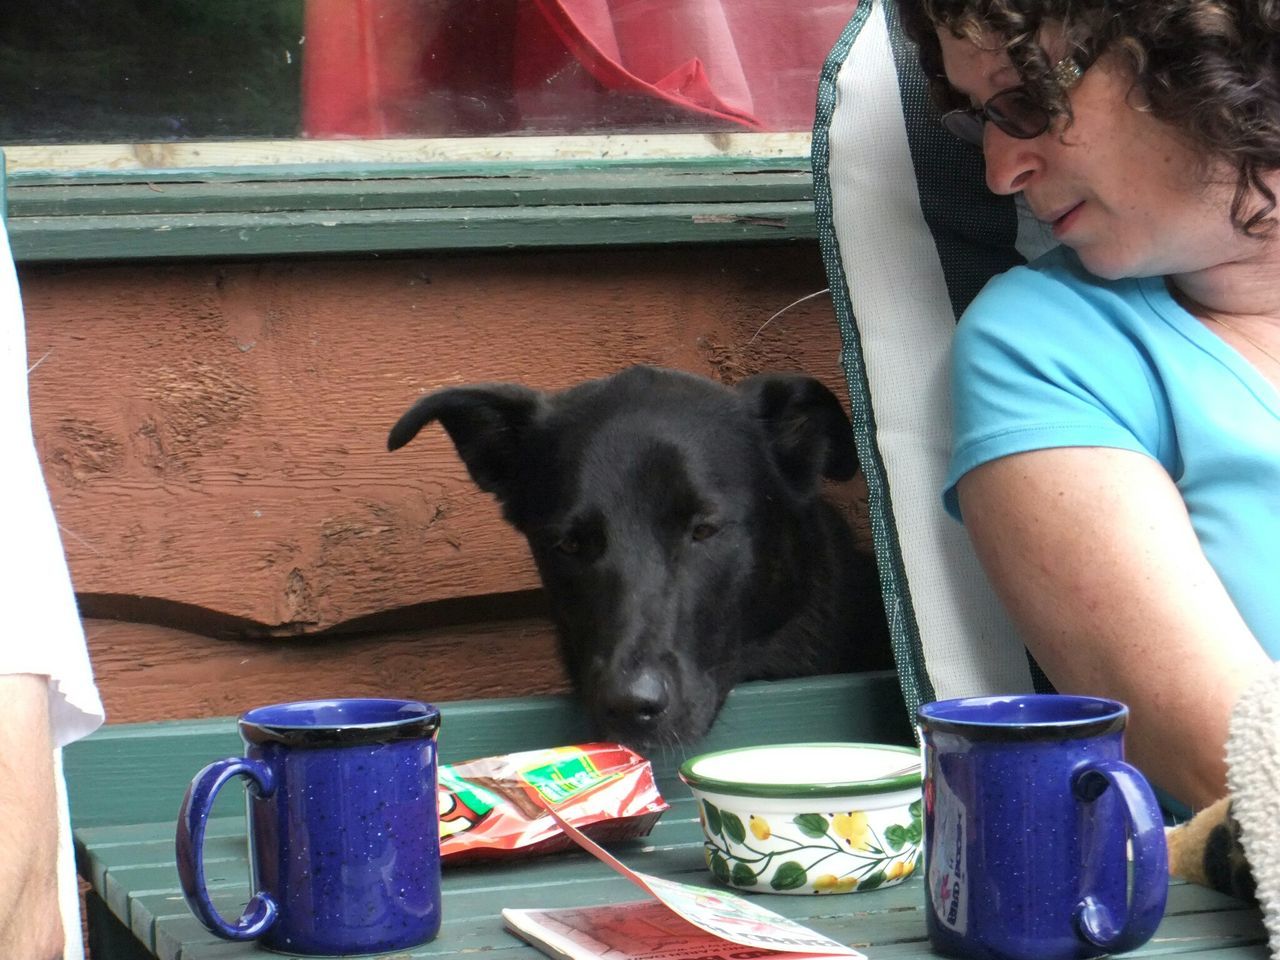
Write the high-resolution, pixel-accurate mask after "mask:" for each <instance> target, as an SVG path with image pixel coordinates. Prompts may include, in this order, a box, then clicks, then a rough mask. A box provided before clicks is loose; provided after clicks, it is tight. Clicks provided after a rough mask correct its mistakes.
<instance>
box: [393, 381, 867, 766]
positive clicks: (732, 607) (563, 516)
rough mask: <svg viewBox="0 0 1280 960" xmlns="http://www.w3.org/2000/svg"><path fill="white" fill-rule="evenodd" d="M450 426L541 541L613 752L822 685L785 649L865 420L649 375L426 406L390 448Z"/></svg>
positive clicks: (488, 391)
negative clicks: (736, 705)
mask: <svg viewBox="0 0 1280 960" xmlns="http://www.w3.org/2000/svg"><path fill="white" fill-rule="evenodd" d="M437 420H438V421H439V422H440V423H441V424H442V425H443V426H444V428H445V430H446V431H448V434H449V436H450V437H451V438H452V440H453V443H454V445H455V447H456V448H457V451H458V454H459V456H460V457H461V458H462V460H463V462H464V463H465V464H466V466H467V469H468V471H469V472H470V474H471V477H472V479H473V480H474V481H475V482H476V483H477V484H478V485H479V486H480V487H481V488H482V489H484V490H486V491H488V492H489V493H492V494H493V495H494V496H495V497H496V498H497V499H498V501H499V502H500V503H501V505H502V509H503V513H504V516H505V517H506V518H507V520H508V521H509V522H510V523H511V524H512V525H514V526H515V527H516V528H517V529H518V530H520V531H521V532H522V533H523V534H524V535H525V536H526V537H527V538H528V541H529V544H530V547H531V549H532V552H533V556H534V559H535V561H536V563H537V566H538V570H539V573H540V575H541V577H542V581H543V584H544V586H545V588H546V591H547V595H548V598H549V601H550V604H551V609H552V613H553V617H554V619H555V622H556V627H557V631H558V634H559V640H560V649H561V653H562V656H563V659H564V665H565V668H566V670H567V672H568V674H569V676H570V679H571V680H572V682H573V684H574V686H575V688H576V690H577V691H578V693H579V695H580V696H581V697H582V699H583V700H584V702H585V703H586V705H587V706H588V708H589V710H590V711H591V714H592V716H593V718H594V720H595V722H596V725H597V727H598V729H599V731H600V733H601V734H602V735H604V736H607V737H609V738H611V739H617V740H622V741H624V742H627V743H629V744H632V745H633V746H637V747H638V748H641V749H645V748H648V747H651V746H655V745H658V744H663V743H671V742H674V741H676V740H691V739H696V738H698V737H700V736H701V735H702V734H703V733H705V732H706V730H707V729H708V728H709V727H710V725H711V722H712V720H713V719H714V718H715V715H716V713H717V712H718V710H719V708H720V706H721V704H722V703H723V701H724V698H725V696H726V695H727V694H728V692H729V690H730V689H731V688H732V687H733V685H734V684H735V683H737V682H738V681H740V680H743V679H749V678H753V677H768V676H786V675H797V674H799V673H803V672H805V671H804V669H803V667H801V668H800V669H797V663H798V661H799V659H803V656H804V653H803V652H802V651H797V650H779V649H778V646H779V645H778V644H777V643H771V641H772V640H774V639H775V638H776V635H777V633H778V631H779V630H781V629H782V628H783V626H784V625H785V624H786V622H787V621H788V619H789V618H792V617H793V616H794V615H795V613H796V611H797V609H799V608H801V607H803V606H804V604H805V603H806V602H807V593H808V591H809V590H810V589H811V588H812V584H813V582H814V577H813V576H811V570H812V567H813V563H814V561H815V554H816V553H818V552H820V545H817V544H815V543H813V542H812V537H813V530H812V524H813V512H814V509H815V506H816V501H817V498H818V496H819V492H820V488H821V478H822V477H824V476H825V477H829V478H832V479H849V478H850V477H852V476H853V474H854V473H855V471H856V470H857V458H856V455H855V453H854V449H853V444H852V439H851V429H850V425H849V421H848V419H847V418H846V416H845V414H844V411H843V409H842V408H841V406H840V403H839V401H838V400H837V399H836V398H835V396H834V395H833V394H832V393H831V392H830V391H829V390H827V389H826V387H824V386H823V385H822V384H821V383H819V382H818V381H817V380H814V379H812V378H810V377H805V376H799V375H762V376H757V377H752V378H750V379H748V380H746V381H744V382H743V383H741V384H740V385H738V386H737V387H736V388H733V389H731V388H728V387H724V386H722V385H720V384H717V383H715V382H713V381H711V380H708V379H706V378H703V377H697V376H693V375H691V374H686V373H680V372H677V371H672V370H664V369H660V368H653V367H633V368H630V369H627V370H624V371H623V372H621V373H619V374H617V375H615V376H612V377H608V378H606V379H603V380H596V381H591V382H588V383H584V384H581V385H579V386H576V387H573V388H571V389H568V390H564V391H562V392H559V393H544V392H540V391H536V390H531V389H529V388H526V387H523V386H518V385H514V384H494V385H483V386H469V387H455V388H449V389H445V390H440V391H437V392H435V393H431V394H428V395H427V396H424V397H422V398H421V399H420V400H419V401H418V402H417V403H415V404H414V405H413V406H412V407H411V408H410V409H409V410H408V411H407V412H406V413H405V414H404V416H402V417H401V418H400V420H399V422H397V423H396V425H395V426H394V427H393V428H392V430H391V434H390V436H389V438H388V446H389V448H390V449H392V450H395V449H397V448H399V447H401V446H403V445H404V444H406V443H408V442H409V441H410V440H411V439H413V437H414V436H416V435H417V433H418V431H419V430H421V429H422V427H423V426H425V425H426V424H428V423H431V422H432V421H437ZM790 658H798V659H797V660H796V661H795V662H790V663H787V662H779V661H780V659H781V660H788V659H790ZM809 672H816V671H813V670H811V671H809Z"/></svg>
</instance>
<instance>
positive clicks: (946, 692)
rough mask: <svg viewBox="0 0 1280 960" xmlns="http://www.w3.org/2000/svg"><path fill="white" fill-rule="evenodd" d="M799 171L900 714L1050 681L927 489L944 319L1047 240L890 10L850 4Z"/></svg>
mask: <svg viewBox="0 0 1280 960" xmlns="http://www.w3.org/2000/svg"><path fill="white" fill-rule="evenodd" d="M813 174H814V185H815V195H816V203H817V216H818V229H819V238H820V242H821V247H822V255H823V258H824V261H825V265H826V270H827V276H828V279H829V281H830V285H831V294H832V298H833V300H834V303H835V311H836V317H837V319H838V321H839V324H840V333H841V341H842V350H841V364H842V366H843V367H844V370H845V374H846V377H847V379H848V385H849V397H850V401H851V407H852V412H853V422H854V430H855V435H856V440H857V443H858V449H859V454H860V456H861V459H862V465H863V469H864V471H865V473H866V477H867V484H868V488H869V494H870V496H869V505H870V514H871V525H872V531H873V535H874V540H875V548H876V554H877V560H878V562H879V568H880V576H881V581H882V587H883V591H884V596H885V606H886V610H887V613H888V616H889V627H890V633H891V636H892V639H893V646H894V655H895V658H896V660H897V664H898V670H899V673H900V675H901V680H902V688H903V694H904V696H905V698H906V702H907V708H908V710H909V711H910V713H911V715H912V717H913V718H914V715H915V710H916V708H917V706H918V705H919V704H920V703H922V702H930V701H932V700H935V699H945V698H949V697H960V696H976V695H983V694H992V693H1006V692H1023V691H1029V690H1033V689H1040V690H1044V689H1048V686H1047V683H1046V682H1045V680H1044V677H1043V675H1042V674H1041V673H1040V671H1039V670H1038V668H1037V667H1036V666H1035V664H1034V663H1033V662H1032V661H1031V660H1030V658H1029V657H1028V655H1027V653H1026V651H1025V648H1024V647H1023V645H1022V643H1021V641H1020V640H1019V639H1018V637H1017V635H1016V634H1015V632H1014V630H1013V627H1012V625H1011V624H1010V622H1009V620H1008V618H1007V617H1006V615H1005V613H1004V611H1003V609H1002V607H1001V605H1000V603H999V601H998V600H997V598H996V597H995V595H994V593H993V592H992V589H991V587H990V585H989V584H988V582H987V580H986V578H985V575H984V573H983V571H982V570H981V568H980V566H979V564H978V561H977V558H976V557H975V556H974V554H973V551H972V548H971V547H970V545H969V542H968V539H967V537H966V534H965V532H964V529H963V528H962V527H961V526H960V525H959V524H958V523H956V522H955V521H954V520H952V519H951V518H950V517H949V516H948V515H947V514H946V513H945V512H944V511H943V508H942V500H941V493H942V488H943V484H944V482H945V479H946V470H947V461H948V456H949V452H950V431H951V415H950V406H951V404H950V392H949V372H948V355H949V350H950V342H951V336H952V333H953V332H954V329H955V322H956V318H957V317H958V316H959V314H960V312H961V311H962V310H963V309H964V307H965V306H966V305H967V304H968V303H969V301H970V300H972V299H973V297H974V296H975V295H976V294H977V292H978V291H979V290H980V289H981V288H982V286H983V284H985V283H986V281H987V280H988V279H990V278H991V277H992V276H993V275H994V274H996V273H998V272H1001V271H1003V270H1005V269H1007V268H1008V267H1010V266H1013V265H1015V264H1018V263H1021V262H1023V261H1024V260H1025V259H1027V258H1029V257H1031V256H1034V255H1036V254H1038V253H1039V252H1042V251H1043V250H1045V249H1047V248H1048V247H1049V246H1050V245H1051V243H1052V237H1049V238H1048V240H1049V242H1048V243H1046V242H1045V239H1046V238H1045V237H1044V235H1043V233H1042V231H1041V230H1040V229H1039V225H1038V224H1037V223H1036V221H1035V220H1034V218H1032V217H1030V216H1029V215H1027V214H1025V213H1023V212H1021V211H1020V209H1019V207H1018V205H1017V204H1015V202H1014V201H1013V200H1012V199H1010V198H1008V197H996V196H994V195H993V194H991V193H990V192H989V191H988V190H987V188H986V185H985V183H984V180H983V171H982V157H981V154H980V152H979V151H977V150H975V149H974V148H973V147H971V146H969V145H967V144H964V143H961V142H960V141H958V140H957V139H955V138H954V137H952V136H951V135H950V134H948V133H947V132H946V131H945V130H943V129H942V127H941V126H940V125H939V123H938V114H937V111H936V109H935V107H934V106H933V105H932V103H931V102H930V100H929V95H928V90H927V84H926V81H925V78H924V76H923V74H922V72H921V70H920V67H919V64H918V63H917V60H916V53H915V49H914V47H913V46H912V45H911V44H910V42H908V41H907V40H906V39H905V37H904V36H903V34H902V30H901V27H900V25H899V22H898V16H897V11H896V9H895V7H894V4H893V3H892V0H859V3H858V6H857V10H856V11H855V13H854V15H853V18H852V20H851V21H850V22H849V24H848V26H847V27H846V28H845V30H844V33H843V34H842V36H841V37H840V39H839V41H838V42H837V44H836V46H835V49H834V50H833V51H832V53H831V55H830V57H829V58H828V60H827V63H826V65H825V67H824V68H823V72H822V79H821V83H820V85H819V91H818V112H817V119H816V122H815V127H814V137H813Z"/></svg>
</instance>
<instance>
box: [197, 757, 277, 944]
mask: <svg viewBox="0 0 1280 960" xmlns="http://www.w3.org/2000/svg"><path fill="white" fill-rule="evenodd" d="M232 777H246V778H248V780H249V781H250V783H249V785H248V788H249V789H251V790H256V792H257V793H258V794H259V795H260V796H270V795H271V794H272V793H273V792H274V791H275V788H276V784H275V776H274V775H273V774H272V772H271V768H270V767H268V766H267V765H266V764H264V763H261V762H259V761H257V760H248V759H244V758H241V757H229V758H228V759H226V760H216V761H214V762H213V763H211V764H209V765H208V766H207V767H205V768H204V769H203V770H201V771H200V772H199V773H197V774H196V775H195V778H194V779H193V780H192V781H191V786H189V787H188V788H187V795H186V796H185V797H183V798H182V809H181V810H180V811H179V813H178V832H177V838H176V846H177V859H178V878H179V879H180V880H181V881H182V895H183V896H184V897H185V898H186V900H187V906H189V907H190V908H191V912H192V913H194V914H195V915H196V919H198V920H199V921H200V922H201V923H203V924H204V925H205V926H206V927H207V928H208V929H209V932H210V933H213V934H216V935H217V936H219V937H222V938H224V939H226V940H253V939H255V938H256V937H259V936H261V935H262V934H263V933H265V932H266V931H267V929H268V928H269V927H270V926H271V924H273V923H274V922H275V919H276V916H277V915H278V914H279V912H280V910H279V907H278V906H277V905H276V902H275V900H273V899H272V898H271V895H270V894H268V893H266V892H265V891H259V892H258V893H255V894H254V895H253V897H252V898H250V900H249V902H248V904H246V906H245V908H244V913H243V914H242V915H241V916H240V919H239V920H237V921H236V922H235V923H234V924H231V923H228V922H227V921H226V920H224V919H222V917H221V915H220V914H219V913H218V911H217V908H215V907H214V905H213V901H211V900H210V899H209V891H208V889H207V888H206V887H205V882H204V833H205V828H206V827H207V826H208V824H209V811H210V810H211V809H212V808H213V801H214V799H215V798H216V797H217V796H218V791H219V790H221V789H222V787H223V785H224V784H225V783H226V782H227V781H228V780H230V779H231V778H232Z"/></svg>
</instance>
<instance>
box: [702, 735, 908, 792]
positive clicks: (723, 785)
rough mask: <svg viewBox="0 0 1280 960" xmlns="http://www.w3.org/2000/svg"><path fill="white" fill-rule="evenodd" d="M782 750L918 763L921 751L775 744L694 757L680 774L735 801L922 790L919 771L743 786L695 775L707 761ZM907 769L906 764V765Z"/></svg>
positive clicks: (874, 745) (886, 746) (879, 745)
mask: <svg viewBox="0 0 1280 960" xmlns="http://www.w3.org/2000/svg"><path fill="white" fill-rule="evenodd" d="M779 747H797V748H798V747H805V748H811V747H819V748H824V749H825V748H831V749H839V750H848V749H849V748H850V747H857V748H859V749H862V750H887V751H890V752H892V753H900V754H902V756H903V757H912V758H914V759H916V760H917V761H918V760H919V758H920V751H919V750H917V749H916V748H915V747H903V746H898V745H896V744H891V743H774V744H761V745H760V746H757V747H734V748H732V749H729V750H717V751H715V752H713V753H702V754H699V755H698V756H696V757H690V758H689V759H688V760H686V761H685V762H684V763H682V764H680V769H679V770H678V771H677V773H678V775H679V777H680V779H681V780H683V781H684V782H685V783H686V784H688V785H689V786H690V787H694V788H696V789H698V790H702V791H704V792H706V793H722V794H726V795H728V796H732V797H768V798H770V799H777V798H780V799H786V798H789V797H851V796H862V795H864V794H868V793H889V792H892V791H894V790H910V789H912V788H913V787H918V786H920V778H921V773H922V771H921V770H920V769H919V768H917V769H916V770H915V771H913V772H911V773H904V774H902V775H901V776H898V777H884V778H881V779H879V780H847V781H844V782H842V783H742V782H741V781H737V780H717V779H716V778H715V777H707V776H703V775H702V774H698V773H695V772H694V770H693V768H694V767H695V766H697V765H698V764H699V763H702V762H703V761H704V760H710V759H712V758H713V757H724V756H728V755H730V754H746V753H753V752H755V751H760V750H777V749H778V748H779ZM903 766H906V763H905V762H904V763H903Z"/></svg>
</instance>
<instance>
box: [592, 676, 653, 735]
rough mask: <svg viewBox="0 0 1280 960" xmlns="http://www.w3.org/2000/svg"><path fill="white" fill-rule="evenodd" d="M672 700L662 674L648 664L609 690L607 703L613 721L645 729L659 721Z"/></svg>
mask: <svg viewBox="0 0 1280 960" xmlns="http://www.w3.org/2000/svg"><path fill="white" fill-rule="evenodd" d="M668 703H669V698H668V696H667V684H666V682H665V681H664V680H663V677H662V674H661V673H659V672H658V671H657V670H654V669H651V668H644V669H641V670H637V671H636V672H635V673H633V674H630V675H629V676H628V677H627V678H626V679H625V680H622V681H621V682H619V683H617V684H616V685H615V686H614V687H613V689H612V690H610V691H609V692H608V695H607V696H606V699H605V704H604V707H605V712H606V713H607V714H608V719H609V722H610V725H617V726H619V727H623V728H626V729H630V730H635V731H637V732H642V731H645V730H647V729H649V728H650V727H653V726H655V725H656V724H657V723H658V720H659V719H660V718H661V717H662V714H663V713H665V712H666V709H667V706H668Z"/></svg>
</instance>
